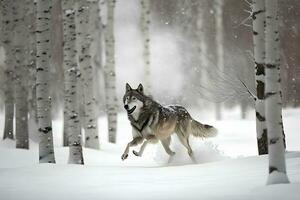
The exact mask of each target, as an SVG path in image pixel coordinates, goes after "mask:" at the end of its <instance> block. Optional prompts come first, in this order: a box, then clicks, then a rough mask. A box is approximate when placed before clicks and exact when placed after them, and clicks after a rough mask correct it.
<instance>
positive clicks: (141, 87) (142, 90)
mask: <svg viewBox="0 0 300 200" xmlns="http://www.w3.org/2000/svg"><path fill="white" fill-rule="evenodd" d="M137 91H138V92H139V93H141V94H144V87H143V85H142V84H141V83H140V84H139V86H138V88H137Z"/></svg>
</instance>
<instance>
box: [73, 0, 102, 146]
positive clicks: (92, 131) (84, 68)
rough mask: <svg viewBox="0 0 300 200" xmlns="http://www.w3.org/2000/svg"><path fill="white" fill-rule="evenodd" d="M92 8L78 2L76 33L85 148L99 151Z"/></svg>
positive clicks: (83, 2) (84, 0)
mask: <svg viewBox="0 0 300 200" xmlns="http://www.w3.org/2000/svg"><path fill="white" fill-rule="evenodd" d="M89 14H90V7H89V2H88V1H87V0H78V1H77V12H76V25H77V26H76V32H77V42H78V47H77V48H78V59H79V68H80V74H81V83H82V89H83V102H82V103H83V122H82V124H83V128H84V133H85V146H86V147H89V148H94V149H99V138H98V129H97V118H96V115H95V109H96V104H95V103H96V102H95V97H94V87H93V66H92V60H91V52H90V47H91V42H92V37H91V35H90V33H91V31H90V30H91V29H90V28H91V26H92V24H91V23H90V22H89Z"/></svg>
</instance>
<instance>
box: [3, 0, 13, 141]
mask: <svg viewBox="0 0 300 200" xmlns="http://www.w3.org/2000/svg"><path fill="white" fill-rule="evenodd" d="M0 3H1V4H0V6H1V13H2V18H1V25H2V26H1V27H2V37H1V43H2V45H3V47H4V50H5V61H4V62H5V66H4V67H5V69H4V73H5V75H4V78H5V80H4V96H5V99H4V107H5V122H4V134H3V139H6V138H9V139H14V133H13V119H14V64H13V52H12V44H13V38H12V34H11V33H12V26H13V19H12V13H11V11H12V10H11V9H12V8H11V1H9V0H2V1H1V2H0Z"/></svg>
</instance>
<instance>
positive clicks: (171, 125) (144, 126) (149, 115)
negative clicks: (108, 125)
mask: <svg viewBox="0 0 300 200" xmlns="http://www.w3.org/2000/svg"><path fill="white" fill-rule="evenodd" d="M123 103H124V108H125V110H126V111H127V115H128V119H129V121H130V124H131V126H132V137H133V139H132V141H130V142H129V143H128V144H127V146H126V148H125V151H124V153H123V155H122V156H121V159H122V160H125V159H127V158H128V153H129V150H130V148H131V147H133V146H137V145H139V144H141V143H142V145H141V147H140V150H139V151H133V154H134V155H135V156H142V155H143V152H144V150H145V148H146V146H147V144H148V143H157V142H158V141H160V143H161V144H162V146H163V148H164V150H165V151H166V153H167V154H168V155H169V156H170V158H171V157H172V156H174V155H175V152H174V151H172V150H171V149H170V142H171V135H172V134H174V133H175V134H176V135H177V137H178V138H179V141H180V142H181V144H182V145H183V146H184V147H185V148H186V149H187V153H188V155H189V156H190V158H191V159H192V160H193V161H195V158H194V155H193V150H192V148H191V146H190V144H189V136H190V134H192V135H193V136H195V137H203V138H207V137H214V136H216V135H217V129H216V128H214V127H213V126H210V125H207V124H201V123H200V122H198V121H196V120H194V119H193V118H192V117H191V115H190V114H189V113H188V111H187V110H186V109H185V108H184V107H182V106H180V105H169V106H162V105H161V104H159V103H158V102H156V101H154V100H153V99H152V97H151V96H147V95H145V93H144V87H143V85H142V84H139V86H138V88H137V89H132V88H131V86H130V85H129V84H128V83H126V92H125V95H124V97H123ZM169 160H170V159H169Z"/></svg>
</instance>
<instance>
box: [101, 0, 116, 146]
mask: <svg viewBox="0 0 300 200" xmlns="http://www.w3.org/2000/svg"><path fill="white" fill-rule="evenodd" d="M114 7H115V0H107V24H106V29H105V48H106V50H105V55H106V56H105V61H106V63H105V69H104V70H105V79H106V80H105V95H106V112H107V115H108V138H109V142H111V143H116V134H117V109H118V104H117V96H116V72H115V36H114Z"/></svg>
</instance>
